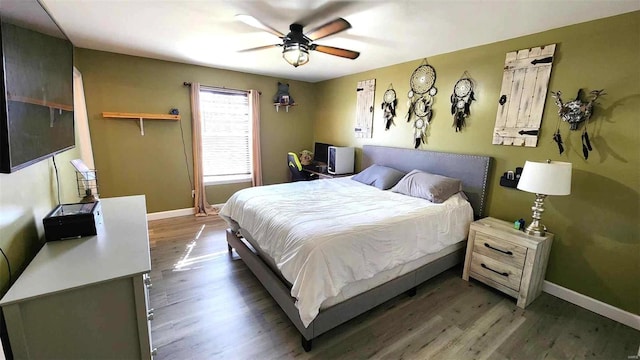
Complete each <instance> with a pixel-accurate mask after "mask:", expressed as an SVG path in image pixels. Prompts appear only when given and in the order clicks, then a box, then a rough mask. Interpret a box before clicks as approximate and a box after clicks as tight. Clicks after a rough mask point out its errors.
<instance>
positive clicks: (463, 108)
mask: <svg viewBox="0 0 640 360" xmlns="http://www.w3.org/2000/svg"><path fill="white" fill-rule="evenodd" d="M474 87H475V86H474V84H473V80H472V79H471V77H470V76H469V73H468V72H467V71H465V72H464V73H463V74H462V78H460V80H458V81H457V82H456V84H455V85H454V86H453V94H451V115H453V127H455V128H456V132H458V131H461V130H462V128H463V127H464V126H465V119H466V118H467V116H469V114H471V110H470V109H469V108H470V107H471V102H472V101H473V100H475V99H476V98H475V97H474V93H473V89H474Z"/></svg>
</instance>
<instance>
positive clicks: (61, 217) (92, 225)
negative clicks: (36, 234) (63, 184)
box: [42, 201, 102, 241]
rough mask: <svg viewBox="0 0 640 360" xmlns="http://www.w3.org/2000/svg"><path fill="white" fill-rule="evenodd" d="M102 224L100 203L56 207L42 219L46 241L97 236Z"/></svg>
mask: <svg viewBox="0 0 640 360" xmlns="http://www.w3.org/2000/svg"><path fill="white" fill-rule="evenodd" d="M101 223H102V209H101V207H100V202H99V201H96V202H93V203H78V204H62V205H58V206H57V207H56V208H55V209H53V211H51V212H50V213H49V215H47V216H46V217H45V218H44V219H42V224H43V225H44V235H45V238H46V239H47V241H55V240H63V239H71V238H78V237H82V236H91V235H97V234H98V225H99V224H101Z"/></svg>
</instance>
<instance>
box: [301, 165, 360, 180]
mask: <svg viewBox="0 0 640 360" xmlns="http://www.w3.org/2000/svg"><path fill="white" fill-rule="evenodd" d="M302 170H303V171H306V172H308V173H309V174H313V175H318V178H320V179H333V178H339V177H345V176H351V175H353V173H348V174H329V173H328V172H320V171H315V170H311V169H305V168H303V169H302Z"/></svg>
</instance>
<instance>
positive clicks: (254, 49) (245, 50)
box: [237, 44, 282, 52]
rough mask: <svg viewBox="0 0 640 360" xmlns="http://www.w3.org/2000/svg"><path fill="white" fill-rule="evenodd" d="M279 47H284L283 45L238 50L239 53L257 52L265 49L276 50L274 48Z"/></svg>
mask: <svg viewBox="0 0 640 360" xmlns="http://www.w3.org/2000/svg"><path fill="white" fill-rule="evenodd" d="M278 46H282V44H275V45H265V46H258V47H254V48H249V49H242V50H238V51H237V52H248V51H256V50H264V49H270V48H274V47H278Z"/></svg>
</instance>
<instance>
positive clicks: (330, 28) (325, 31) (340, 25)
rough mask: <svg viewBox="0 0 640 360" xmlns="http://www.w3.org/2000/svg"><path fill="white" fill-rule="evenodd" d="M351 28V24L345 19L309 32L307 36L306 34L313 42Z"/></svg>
mask: <svg viewBox="0 0 640 360" xmlns="http://www.w3.org/2000/svg"><path fill="white" fill-rule="evenodd" d="M349 28H351V24H349V22H348V21H347V20H345V19H343V18H337V19H335V20H333V21H329V22H328V23H326V24H324V25H322V26H319V27H317V28H315V29H313V30H311V31H309V32H308V33H307V34H305V36H306V37H308V38H309V39H311V40H318V39H322V38H324V37H327V36H329V35H333V34H337V33H339V32H341V31H344V30H347V29H349Z"/></svg>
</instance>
